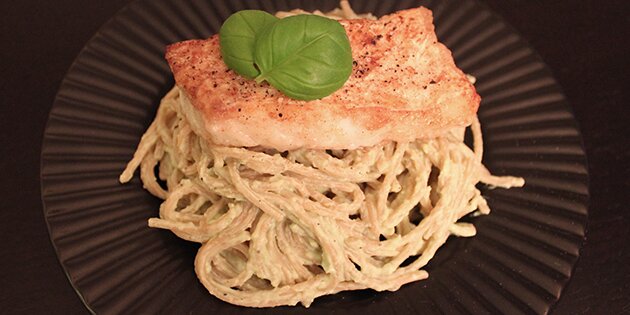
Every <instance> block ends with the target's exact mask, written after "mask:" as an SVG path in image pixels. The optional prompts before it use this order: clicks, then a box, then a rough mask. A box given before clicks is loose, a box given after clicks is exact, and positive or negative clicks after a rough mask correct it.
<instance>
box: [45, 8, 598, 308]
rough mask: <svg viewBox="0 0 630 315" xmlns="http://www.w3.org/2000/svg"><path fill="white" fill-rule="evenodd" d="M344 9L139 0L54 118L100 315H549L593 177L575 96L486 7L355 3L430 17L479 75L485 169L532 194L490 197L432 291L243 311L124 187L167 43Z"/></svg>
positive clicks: (69, 233)
mask: <svg viewBox="0 0 630 315" xmlns="http://www.w3.org/2000/svg"><path fill="white" fill-rule="evenodd" d="M336 4H337V3H336V1H292V0H278V1H244V0H241V1H234V0H230V1H227V0H225V1H210V0H191V1H176V0H153V1H148V0H139V1H136V2H134V3H132V4H131V5H129V6H128V7H126V8H125V9H123V10H122V11H121V12H119V13H118V14H117V15H116V16H115V17H114V18H113V19H112V20H111V21H110V22H108V23H107V24H106V25H105V26H103V28H102V29H101V30H100V31H99V32H98V33H97V34H96V35H95V37H94V38H93V39H92V40H91V41H90V42H89V43H88V44H87V45H86V47H85V48H84V50H83V51H82V52H81V54H80V55H79V56H78V58H77V59H76V61H75V63H74V64H73V66H72V67H71V69H70V70H69V72H68V74H67V76H66V78H65V80H64V81H63V84H62V86H61V88H60V90H59V93H58V95H57V98H56V100H55V104H54V106H53V108H52V111H51V113H50V118H49V121H48V126H47V128H46V132H45V135H44V144H43V148H42V174H41V179H42V198H43V201H44V209H45V210H44V211H45V216H46V219H47V221H48V226H49V230H50V237H51V239H52V241H53V244H54V245H55V247H56V250H57V254H58V257H59V260H60V261H61V264H62V265H63V267H64V269H65V271H66V272H67V274H68V278H69V279H70V282H71V283H72V285H73V286H74V287H75V288H76V290H77V292H78V293H79V295H80V296H81V298H82V299H83V300H84V302H85V304H86V306H87V307H88V308H89V309H90V310H92V311H93V312H96V313H99V314H114V313H121V312H124V313H134V314H150V313H156V312H162V313H165V314H188V313H193V314H241V313H245V314H250V313H251V314H259V313H269V314H276V313H278V314H288V313H295V314H303V313H304V314H319V313H321V314H324V313H326V314H329V313H336V314H346V313H356V314H392V313H397V314H407V313H422V314H440V313H446V314H457V313H463V314H498V313H506V314H544V313H547V312H548V311H549V309H550V307H552V305H553V304H554V302H555V301H556V300H557V299H558V298H559V296H560V294H561V292H562V288H563V287H564V285H565V283H566V282H567V281H568V279H569V278H570V277H571V272H572V267H573V265H574V263H575V261H576V259H577V257H578V255H579V249H580V245H581V243H582V240H583V238H584V230H585V222H586V215H587V201H588V186H587V183H588V174H587V167H586V162H585V156H584V151H583V149H582V145H581V138H580V133H579V131H578V129H577V127H576V123H575V120H574V118H573V115H572V113H571V110H570V108H569V106H568V104H567V103H566V100H565V98H564V96H563V95H562V92H561V91H560V89H559V87H558V85H557V84H556V82H555V80H554V79H553V78H552V77H551V75H550V73H549V71H548V69H547V68H546V66H545V65H544V64H543V62H542V61H541V60H540V58H539V57H538V56H537V55H536V54H535V53H534V52H533V51H532V49H531V48H530V47H528V45H527V44H526V43H524V42H523V40H522V39H521V38H520V37H519V35H518V34H516V33H515V32H514V31H513V30H512V29H511V28H510V27H509V26H507V25H506V24H505V22H504V21H502V20H501V19H500V18H499V17H497V16H496V15H494V14H493V13H492V12H490V11H489V10H488V9H487V8H485V7H484V6H482V5H480V4H478V3H476V2H473V1H446V0H444V1H412V0H409V1H404V0H401V1H376V0H368V1H353V3H352V4H353V6H354V8H355V9H356V11H358V12H367V11H371V12H374V13H376V14H377V15H382V14H385V13H388V12H392V11H396V10H400V9H405V8H410V7H414V6H419V5H425V6H428V7H429V8H431V9H432V10H433V12H434V15H435V24H436V26H437V33H438V37H439V39H440V40H441V41H442V42H444V43H445V44H446V45H447V46H448V47H449V48H450V49H451V50H452V51H453V53H454V56H455V59H456V61H457V64H458V65H459V66H460V67H461V68H463V69H464V71H466V72H467V73H471V74H473V75H474V76H476V77H477V79H478V81H477V84H476V85H477V89H478V92H479V94H481V95H482V98H483V101H482V105H481V108H480V111H479V117H480V119H481V121H482V126H483V128H484V135H485V149H486V155H485V158H484V161H485V163H486V165H488V167H489V168H490V169H491V171H493V172H494V173H495V174H499V175H502V174H511V175H516V176H523V177H525V179H526V183H527V184H526V186H525V188H523V189H510V190H503V189H496V190H490V189H485V190H484V194H485V196H486V197H487V199H488V201H489V203H490V206H491V207H492V209H493V212H492V213H491V215H489V216H483V217H478V218H475V219H471V220H472V221H473V222H474V223H475V224H476V226H477V227H478V235H477V236H476V237H474V238H451V239H450V240H449V242H448V243H447V244H446V245H445V246H444V247H443V248H442V249H440V251H439V252H438V255H437V257H436V258H435V259H434V260H433V261H432V262H431V264H430V265H429V268H428V270H429V272H430V278H429V279H428V280H426V281H421V282H417V283H413V284H409V285H406V286H404V287H403V288H401V289H400V290H399V291H397V292H382V293H376V292H373V291H368V290H366V291H359V292H348V293H341V294H337V295H334V296H328V297H323V298H319V299H318V300H316V302H315V303H314V304H313V305H312V306H311V308H309V309H307V310H305V309H304V308H302V307H280V308H275V309H273V310H269V309H267V310H257V309H245V308H241V307H236V306H232V305H228V304H226V303H223V302H221V301H219V300H218V299H216V298H214V297H212V296H210V295H209V294H208V293H207V291H206V290H205V288H204V287H203V286H202V285H201V284H200V283H199V282H198V281H197V279H196V277H195V273H194V271H193V258H194V255H195V253H196V249H197V245H195V244H193V243H189V242H185V241H182V240H180V239H178V238H177V237H175V236H174V235H172V234H171V233H169V232H167V231H163V230H156V229H149V228H148V227H147V224H146V220H147V219H148V218H149V217H153V216H155V215H156V214H157V209H158V205H159V201H158V200H157V199H155V198H153V197H151V196H150V195H149V194H148V193H147V192H145V191H144V190H143V189H142V185H141V183H140V181H139V180H138V179H137V178H135V179H134V180H133V181H132V182H131V183H130V184H127V185H120V184H119V183H118V181H117V178H118V175H119V173H120V172H121V170H122V169H123V168H124V166H125V164H126V162H127V161H128V160H129V159H130V158H131V156H132V154H133V152H134V149H135V147H136V144H137V143H138V141H139V139H140V136H141V135H142V133H143V132H144V130H145V129H146V128H147V126H148V125H149V123H150V121H151V120H152V118H153V116H154V114H155V111H156V106H157V104H158V101H159V100H160V98H161V97H162V96H163V95H164V93H165V92H166V91H167V90H168V89H169V88H170V87H171V85H172V84H173V80H172V76H171V75H170V71H169V70H168V67H167V64H166V62H165V61H164V59H163V54H164V47H165V45H166V44H169V43H173V42H177V41H180V40H183V39H191V38H205V37H208V36H209V35H211V34H213V33H215V32H216V31H217V30H218V28H219V27H220V25H221V23H222V21H223V20H224V19H225V18H226V17H227V16H229V14H230V13H231V12H234V11H236V10H240V9H244V8H257V9H263V10H267V11H269V12H274V11H277V10H286V9H291V8H298V7H300V8H304V9H307V10H314V9H323V10H329V9H332V8H334V7H335V6H336Z"/></svg>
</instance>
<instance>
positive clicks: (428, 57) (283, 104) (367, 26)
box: [166, 8, 480, 150]
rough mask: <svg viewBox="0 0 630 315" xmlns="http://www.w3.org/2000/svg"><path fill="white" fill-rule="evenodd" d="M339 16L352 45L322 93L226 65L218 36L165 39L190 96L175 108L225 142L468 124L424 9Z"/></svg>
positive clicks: (470, 98)
mask: <svg viewBox="0 0 630 315" xmlns="http://www.w3.org/2000/svg"><path fill="white" fill-rule="evenodd" d="M341 24H342V25H343V26H344V27H345V29H346V31H347V34H348V37H349V39H350V44H351V47H352V56H353V59H354V62H353V71H352V75H351V77H350V78H349V79H348V81H347V82H346V83H345V85H344V86H343V87H342V88H341V89H339V90H337V91H336V92H335V93H333V94H332V95H330V96H327V97H324V98H322V99H320V100H315V101H308V102H307V101H299V100H294V99H290V98H288V97H286V96H284V95H283V94H282V93H280V92H279V91H277V90H276V89H274V88H273V87H271V86H269V85H268V84H266V83H263V84H257V83H256V82H254V81H253V80H248V79H245V78H243V77H241V76H239V75H237V74H236V73H234V72H233V71H231V70H229V69H228V68H227V66H226V65H225V64H224V62H223V61H222V59H221V53H220V49H219V38H218V35H214V36H212V37H210V38H209V39H207V40H188V41H184V42H179V43H176V44H173V45H170V46H168V48H167V52H166V59H167V60H168V63H169V65H170V67H171V69H172V71H173V74H174V76H175V81H176V83H177V85H178V86H179V87H180V89H181V90H182V91H183V92H184V95H185V96H186V97H187V99H189V100H190V103H192V107H191V108H186V107H185V106H184V110H185V111H188V113H187V116H188V117H190V116H193V115H199V114H201V118H202V119H195V120H196V121H197V122H196V123H195V122H193V124H192V125H193V128H195V129H196V130H195V131H196V132H198V133H201V134H202V135H203V136H204V137H206V138H208V140H210V141H211V142H213V143H215V144H220V145H228V146H246V147H250V146H259V145H260V146H265V147H271V148H276V149H279V150H287V149H296V148H303V147H306V148H321V149H324V148H325V149H353V148H356V147H361V146H371V145H375V144H377V143H379V142H381V141H384V140H394V141H410V140H413V139H416V138H426V137H434V136H436V135H438V134H440V133H442V132H444V131H446V130H448V129H451V128H453V127H462V126H467V125H469V124H470V123H471V121H472V118H473V117H474V115H475V113H476V111H477V108H478V106H479V101H480V97H479V95H478V94H477V93H476V91H475V88H474V87H473V86H472V84H471V83H470V82H468V80H467V78H466V76H465V74H464V73H463V72H462V71H461V70H460V69H458V68H457V67H456V66H455V63H454V61H453V58H452V56H451V52H450V51H449V50H448V49H447V48H446V47H445V46H444V45H442V44H441V43H439V42H438V41H437V38H436V35H435V31H434V27H433V24H432V14H431V11H429V10H428V9H426V8H416V9H409V10H404V11H399V12H396V13H393V14H390V15H386V16H384V17H382V18H380V19H379V20H376V21H374V20H363V19H360V20H343V21H341ZM189 107H190V106H189ZM193 108H194V110H193ZM195 111H196V113H193V112H195Z"/></svg>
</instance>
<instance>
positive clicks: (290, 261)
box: [120, 1, 524, 307]
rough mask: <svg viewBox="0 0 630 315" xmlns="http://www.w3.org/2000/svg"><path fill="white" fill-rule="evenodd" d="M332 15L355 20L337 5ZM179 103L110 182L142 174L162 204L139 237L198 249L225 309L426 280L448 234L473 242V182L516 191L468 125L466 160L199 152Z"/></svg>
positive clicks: (515, 182) (360, 152)
mask: <svg viewBox="0 0 630 315" xmlns="http://www.w3.org/2000/svg"><path fill="white" fill-rule="evenodd" d="M344 3H345V4H344ZM333 13H334V14H335V15H336V16H338V17H344V18H349V17H356V14H355V13H354V12H352V9H351V8H349V6H347V2H343V1H342V8H341V9H338V10H337V11H335V12H333ZM287 14H289V13H281V14H280V15H281V16H284V15H287ZM185 101H186V99H185V98H184V97H180V90H179V88H177V87H175V88H173V89H172V90H171V91H170V92H169V93H168V94H167V95H166V96H165V97H164V99H163V100H162V102H161V104H160V107H159V109H158V112H157V115H156V118H155V120H154V121H153V123H152V124H151V125H150V127H149V129H148V130H147V131H146V133H145V134H144V135H143V137H142V140H141V141H140V144H139V146H138V148H137V151H136V152H135V154H134V157H133V159H132V160H131V161H130V162H129V163H128V165H127V167H126V169H125V170H124V171H123V173H122V174H121V176H120V181H121V182H122V183H125V182H128V181H129V180H130V179H131V178H132V176H133V173H134V172H135V170H136V169H137V168H140V177H141V179H142V182H143V183H144V187H145V188H146V189H147V190H148V191H149V192H150V193H152V194H153V195H155V196H156V197H158V198H161V199H164V202H163V203H162V204H161V206H160V210H159V218H152V219H150V220H149V226H151V227H155V228H162V229H167V230H170V231H172V232H173V233H175V234H176V235H177V236H179V237H181V238H183V239H186V240H189V241H193V242H199V243H201V244H202V246H201V248H200V249H199V252H198V254H197V257H196V259H195V270H196V272H197V275H198V277H199V279H200V281H201V282H202V283H203V285H204V286H205V287H206V288H207V289H208V291H210V293H212V294H213V295H214V296H216V297H218V298H220V299H222V300H224V301H226V302H229V303H232V304H237V305H243V306H250V307H273V306H279V305H295V304H297V303H298V302H300V303H302V304H303V305H304V306H307V307H308V306H309V305H310V304H311V303H312V302H313V300H314V299H315V298H317V297H319V296H322V295H327V294H333V293H336V292H339V291H345V290H359V289H366V288H371V289H374V290H377V291H383V290H391V291H394V290H397V289H398V288H400V286H402V285H404V284H406V283H409V282H413V281H417V280H421V279H425V278H427V277H428V273H427V272H426V271H424V270H422V268H423V267H424V266H426V264H427V263H428V262H429V260H430V259H431V258H432V257H433V256H434V254H435V253H436V251H437V250H438V248H439V247H440V246H441V245H442V244H444V242H446V240H447V238H448V237H449V236H450V235H456V236H473V235H475V228H474V226H473V225H472V224H470V223H464V222H458V220H459V219H460V218H462V217H463V216H465V215H467V214H470V213H473V214H487V213H489V211H490V209H489V208H488V205H487V203H486V201H485V199H484V198H483V197H482V196H481V193H480V191H479V190H478V189H477V188H476V187H475V185H476V184H477V183H478V182H483V183H485V184H488V185H491V186H498V187H504V188H509V187H513V186H522V185H523V184H524V181H523V179H521V178H515V177H495V176H492V175H490V173H489V172H488V171H487V169H486V168H485V167H484V166H483V165H482V164H481V158H482V139H481V128H480V125H479V122H478V121H477V120H475V121H474V122H473V124H472V126H471V129H472V133H473V138H474V149H472V150H471V149H470V148H469V147H468V146H466V145H465V144H464V142H463V133H461V132H460V133H459V134H455V133H448V134H445V135H443V136H442V137H438V138H434V139H423V140H416V141H413V142H404V143H402V142H385V143H381V144H379V145H376V146H373V147H367V148H360V149H356V150H311V149H298V150H292V151H285V152H278V151H276V150H273V149H268V148H262V147H255V148H233V147H223V146H217V145H214V144H212V143H209V142H208V141H207V140H205V139H204V138H202V137H199V136H198V135H197V134H195V133H194V132H193V131H192V130H191V127H190V125H189V124H188V122H187V121H186V119H185V118H184V115H183V114H181V110H180V106H181V102H185ZM156 169H157V177H159V179H161V180H162V181H163V182H164V183H165V185H161V184H160V182H159V181H158V178H157V177H156Z"/></svg>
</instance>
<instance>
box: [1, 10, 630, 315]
mask: <svg viewBox="0 0 630 315" xmlns="http://www.w3.org/2000/svg"><path fill="white" fill-rule="evenodd" d="M128 2H130V1H129V0H98V1H96V0H90V1H87V0H64V1H47V0H26V1H2V2H1V3H0V36H1V37H0V38H1V39H2V41H1V48H0V73H1V74H2V75H1V78H0V93H1V98H0V152H1V153H2V154H0V174H1V176H0V191H1V194H2V196H1V197H0V313H5V312H6V313H11V314H14V313H19V314H51V313H55V314H56V313H59V314H83V313H87V309H86V308H85V307H84V306H83V304H82V302H81V300H80V299H79V297H78V295H77V294H76V293H75V292H74V290H73V289H72V287H71V285H70V283H69V282H68V280H67V279H66V277H65V275H64V273H63V270H62V268H61V266H60V264H59V262H58V261H57V258H56V256H55V252H54V250H53V247H52V245H51V243H50V240H49V238H48V232H47V229H46V225H45V222H44V216H43V212H42V204H41V199H40V182H39V165H40V147H41V141H42V134H43V131H44V127H45V124H46V119H47V116H48V112H49V110H50V108H51V105H52V102H53V98H54V96H55V93H56V91H57V89H58V87H59V84H60V82H61V80H62V78H63V76H64V74H65V72H66V70H67V69H68V67H69V66H70V64H71V63H72V61H73V59H74V58H75V57H76V55H77V54H78V53H79V51H80V49H81V48H82V47H83V45H84V44H85V43H86V42H87V41H88V40H89V39H90V37H91V36H92V35H93V34H94V33H95V32H96V31H97V30H98V28H99V27H100V26H101V25H102V24H103V23H105V22H106V21H107V20H108V19H109V18H110V17H112V16H113V15H114V14H115V13H116V12H117V11H118V10H119V9H120V8H122V7H123V6H124V5H126V4H127V3H128ZM483 2H485V3H487V4H488V6H489V7H490V8H492V9H493V10H494V11H495V12H497V13H498V14H499V15H501V16H503V17H504V18H505V19H506V20H507V21H508V23H510V24H512V26H514V28H515V29H516V30H517V31H518V32H519V33H520V34H522V36H523V37H524V38H525V39H527V40H528V41H529V42H530V44H531V45H532V46H533V47H534V48H535V49H536V50H537V51H538V52H539V53H540V55H541V56H542V58H543V60H544V61H545V62H546V63H547V64H548V65H549V67H550V68H551V70H552V72H553V74H554V76H555V77H556V78H557V80H558V82H559V83H560V85H561V86H562V88H563V89H564V91H565V94H566V96H567V98H568V100H569V103H570V104H571V106H572V107H573V110H574V113H575V116H576V119H577V120H578V122H579V125H580V128H581V131H582V135H583V138H584V146H585V148H586V152H587V155H588V163H589V173H590V193H591V199H590V207H589V222H588V233H587V237H586V239H585V241H584V246H583V248H582V251H581V255H580V259H579V261H578V263H577V265H576V267H575V270H574V273H573V276H572V279H571V281H570V282H569V284H568V285H567V287H566V288H565V291H564V292H563V294H562V296H561V298H560V301H559V302H558V303H557V304H556V305H555V307H554V308H553V310H552V312H551V313H552V314H622V313H623V314H630V209H629V207H630V197H629V196H630V179H629V178H630V127H629V126H630V104H629V103H630V97H629V96H630V93H629V91H630V84H629V83H628V82H629V80H628V79H629V73H630V47H629V46H630V45H629V42H630V2H629V1H624V0H619V1H594V0H589V1H584V0H583V1H577V0H574V1H570V0H562V1H560V0H554V1H551V0H549V1H542V0H521V1H517V0H509V1H506V0H483Z"/></svg>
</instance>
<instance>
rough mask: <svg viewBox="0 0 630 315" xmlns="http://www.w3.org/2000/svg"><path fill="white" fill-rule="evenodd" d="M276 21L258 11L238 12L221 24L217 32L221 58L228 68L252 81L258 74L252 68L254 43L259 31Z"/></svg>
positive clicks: (253, 67)
mask: <svg viewBox="0 0 630 315" xmlns="http://www.w3.org/2000/svg"><path fill="white" fill-rule="evenodd" d="M277 20H278V18H277V17H275V16H273V15H271V14H269V13H267V12H264V11H259V10H243V11H238V12H236V13H234V14H232V15H230V17H229V18H228V19H227V20H225V22H223V25H222V26H221V30H219V43H220V45H221V56H222V57H223V61H224V62H225V64H226V65H227V66H228V68H230V69H232V70H234V71H236V73H238V74H240V75H242V76H244V77H246V78H249V79H253V78H255V77H256V76H258V74H259V73H260V72H259V71H258V69H256V67H255V66H254V43H255V42H256V36H257V34H258V33H259V32H260V30H262V29H264V28H265V27H266V26H268V25H269V24H273V23H274V22H276V21H277Z"/></svg>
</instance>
